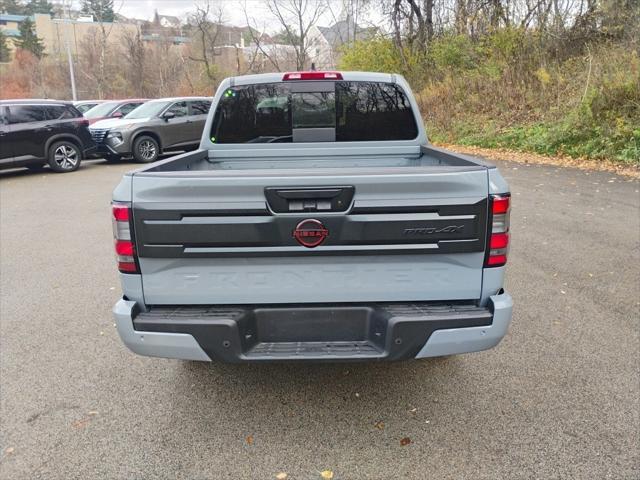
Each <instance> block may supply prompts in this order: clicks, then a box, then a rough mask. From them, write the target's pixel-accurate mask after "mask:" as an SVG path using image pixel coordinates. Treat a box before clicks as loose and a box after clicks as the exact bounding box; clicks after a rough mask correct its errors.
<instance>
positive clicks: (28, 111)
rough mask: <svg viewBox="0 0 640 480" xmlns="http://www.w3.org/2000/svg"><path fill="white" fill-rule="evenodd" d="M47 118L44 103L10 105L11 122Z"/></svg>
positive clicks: (34, 120)
mask: <svg viewBox="0 0 640 480" xmlns="http://www.w3.org/2000/svg"><path fill="white" fill-rule="evenodd" d="M45 120H47V117H46V114H45V109H44V106H42V105H10V106H9V123H12V124H16V123H29V122H43V121H45Z"/></svg>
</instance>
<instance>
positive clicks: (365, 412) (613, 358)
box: [0, 162, 640, 480]
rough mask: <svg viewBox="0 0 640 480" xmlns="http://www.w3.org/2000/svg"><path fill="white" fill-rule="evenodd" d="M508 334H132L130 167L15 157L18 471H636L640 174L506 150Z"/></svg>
mask: <svg viewBox="0 0 640 480" xmlns="http://www.w3.org/2000/svg"><path fill="white" fill-rule="evenodd" d="M499 166H500V167H501V169H502V171H503V173H504V174H505V176H506V177H507V179H508V181H509V182H510V184H511V188H512V192H513V199H514V200H513V208H514V210H513V213H512V232H513V243H512V250H511V255H510V260H509V272H508V280H507V290H508V291H509V292H510V293H511V294H512V295H513V297H514V301H515V310H514V319H513V323H512V326H511V330H510V333H509V335H508V336H507V338H506V339H505V340H504V341H503V342H502V343H501V344H500V345H499V346H498V347H497V348H496V349H494V350H491V351H487V352H481V353H477V354H470V355H465V356H458V357H449V358H443V359H432V360H424V361H408V362H402V363H392V364H348V365H344V364H342V365H340V364H320V365H317V364H304V365H299V364H280V365H224V364H215V363H214V364H197V363H196V364H194V363H189V362H182V361H177V360H166V359H152V358H144V357H139V356H136V355H134V354H132V353H130V352H129V351H127V350H126V349H125V348H124V347H123V346H122V344H121V343H120V339H119V338H118V334H117V332H116V329H115V328H114V325H113V321H112V319H111V307H112V305H113V303H114V302H115V301H116V300H117V299H118V296H119V285H118V277H117V274H116V268H115V263H114V255H113V252H112V248H113V245H112V236H111V223H110V216H109V215H110V212H109V201H110V195H111V190H112V189H113V187H114V186H115V185H116V183H117V182H118V179H119V177H120V175H121V173H122V172H124V171H126V170H129V169H131V168H133V166H132V165H130V164H129V165H127V164H122V165H107V164H105V163H103V162H87V163H85V164H84V165H83V166H82V167H81V169H80V170H79V171H77V172H75V173H71V174H63V175H57V174H54V173H50V172H48V171H43V172H41V173H37V174H34V173H31V172H27V171H15V172H4V173H0V249H1V263H0V278H1V288H2V301H1V304H0V315H1V318H0V388H1V390H0V394H1V403H0V420H1V430H2V436H1V439H0V477H1V478H3V479H16V480H20V479H37V478H42V479H94V478H95V479H97V478H108V479H111V478H114V479H174V478H175V479H219V478H230V479H272V478H276V475H278V474H279V473H281V472H284V473H287V475H288V476H287V478H288V479H318V478H322V477H321V475H320V472H322V471H325V470H331V471H332V472H333V474H334V477H333V478H334V479H335V480H339V479H380V480H382V479H424V478H434V479H449V478H451V479H498V478H504V479H521V478H522V479H528V478H566V479H604V478H612V479H635V478H638V477H639V475H640V471H639V465H640V454H639V448H640V447H639V445H640V419H639V411H640V405H639V401H640V400H639V399H640V377H639V367H640V360H639V358H640V355H639V352H640V341H639V336H638V330H639V329H638V326H639V325H638V322H639V317H640V315H639V313H640V250H639V243H640V224H639V222H640V193H639V189H640V183H639V182H637V181H630V180H629V179H627V178H625V177H620V176H616V175H614V174H609V173H602V172H586V171H581V170H576V169H563V168H556V167H550V166H532V165H523V164H515V163H514V164H511V163H500V164H499Z"/></svg>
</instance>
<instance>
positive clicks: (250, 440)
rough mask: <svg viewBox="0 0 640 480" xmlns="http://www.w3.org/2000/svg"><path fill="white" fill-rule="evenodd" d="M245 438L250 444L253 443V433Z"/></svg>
mask: <svg viewBox="0 0 640 480" xmlns="http://www.w3.org/2000/svg"><path fill="white" fill-rule="evenodd" d="M245 440H246V441H247V444H248V445H253V435H249V436H248V437H247V438H246V439H245Z"/></svg>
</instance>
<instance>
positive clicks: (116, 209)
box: [112, 205, 129, 222]
mask: <svg viewBox="0 0 640 480" xmlns="http://www.w3.org/2000/svg"><path fill="white" fill-rule="evenodd" d="M112 208H113V218H115V219H116V221H118V222H128V221H129V206H128V205H113V206H112Z"/></svg>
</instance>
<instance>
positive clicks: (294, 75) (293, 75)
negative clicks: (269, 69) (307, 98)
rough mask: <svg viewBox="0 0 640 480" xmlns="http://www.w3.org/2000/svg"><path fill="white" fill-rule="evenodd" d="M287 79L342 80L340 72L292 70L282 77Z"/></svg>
mask: <svg viewBox="0 0 640 480" xmlns="http://www.w3.org/2000/svg"><path fill="white" fill-rule="evenodd" d="M282 80H283V81H286V80H342V74H341V73H340V72H315V71H314V72H290V73H285V74H284V76H283V77H282Z"/></svg>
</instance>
